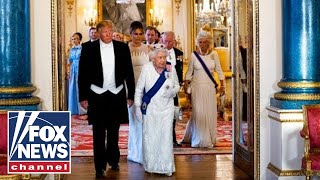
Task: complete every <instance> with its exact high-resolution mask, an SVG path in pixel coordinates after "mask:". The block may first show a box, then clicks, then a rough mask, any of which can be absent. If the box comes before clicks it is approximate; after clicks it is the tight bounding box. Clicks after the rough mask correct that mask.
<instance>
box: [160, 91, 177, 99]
mask: <svg viewBox="0 0 320 180" xmlns="http://www.w3.org/2000/svg"><path fill="white" fill-rule="evenodd" d="M176 94H177V93H176V92H175V90H174V89H168V90H167V91H166V92H164V94H163V95H162V96H163V97H166V98H174V97H175V96H176Z"/></svg>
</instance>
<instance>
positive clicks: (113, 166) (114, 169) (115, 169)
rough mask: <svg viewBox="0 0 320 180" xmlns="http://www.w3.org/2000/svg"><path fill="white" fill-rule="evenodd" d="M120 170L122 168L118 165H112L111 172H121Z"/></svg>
mask: <svg viewBox="0 0 320 180" xmlns="http://www.w3.org/2000/svg"><path fill="white" fill-rule="evenodd" d="M119 169H120V167H119V165H118V164H113V165H111V170H113V171H119Z"/></svg>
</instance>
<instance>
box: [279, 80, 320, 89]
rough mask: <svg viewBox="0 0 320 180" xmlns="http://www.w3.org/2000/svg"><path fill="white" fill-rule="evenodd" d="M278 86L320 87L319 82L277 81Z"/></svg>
mask: <svg viewBox="0 0 320 180" xmlns="http://www.w3.org/2000/svg"><path fill="white" fill-rule="evenodd" d="M277 85H278V87H280V88H320V82H308V81H300V82H278V83H277Z"/></svg>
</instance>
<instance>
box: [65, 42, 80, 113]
mask: <svg viewBox="0 0 320 180" xmlns="http://www.w3.org/2000/svg"><path fill="white" fill-rule="evenodd" d="M81 49H82V47H81V45H78V46H73V47H72V48H71V49H70V57H69V59H68V61H69V63H70V64H71V65H70V78H69V87H68V89H69V90H68V111H71V114H72V115H77V114H80V104H79V90H78V74H79V60H80V54H81Z"/></svg>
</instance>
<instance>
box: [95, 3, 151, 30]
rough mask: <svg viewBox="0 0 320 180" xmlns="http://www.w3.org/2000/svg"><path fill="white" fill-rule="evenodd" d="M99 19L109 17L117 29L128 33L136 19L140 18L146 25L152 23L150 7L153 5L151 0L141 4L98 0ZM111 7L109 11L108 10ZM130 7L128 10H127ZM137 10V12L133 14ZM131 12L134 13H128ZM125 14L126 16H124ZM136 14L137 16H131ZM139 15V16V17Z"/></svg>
mask: <svg viewBox="0 0 320 180" xmlns="http://www.w3.org/2000/svg"><path fill="white" fill-rule="evenodd" d="M97 1H98V2H97V9H98V20H99V21H101V20H103V19H106V18H108V19H109V20H111V21H112V22H113V23H114V24H115V27H116V28H117V31H118V32H120V33H122V34H125V35H128V34H129V32H128V29H129V27H130V23H131V22H132V21H134V20H139V19H141V20H139V21H141V22H142V24H143V25H144V26H145V27H146V26H148V25H150V24H151V22H150V13H149V9H150V8H151V7H152V6H153V4H152V1H151V0H146V1H145V3H139V4H134V3H133V4H116V3H115V1H116V0H97ZM107 9H109V12H108V11H107ZM127 9H128V10H127ZM134 12H136V13H135V14H132V13H134ZM126 13H130V14H132V15H128V14H126ZM124 16H125V17H124ZM132 16H135V18H131V19H129V18H130V17H132ZM138 16H139V17H138Z"/></svg>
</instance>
